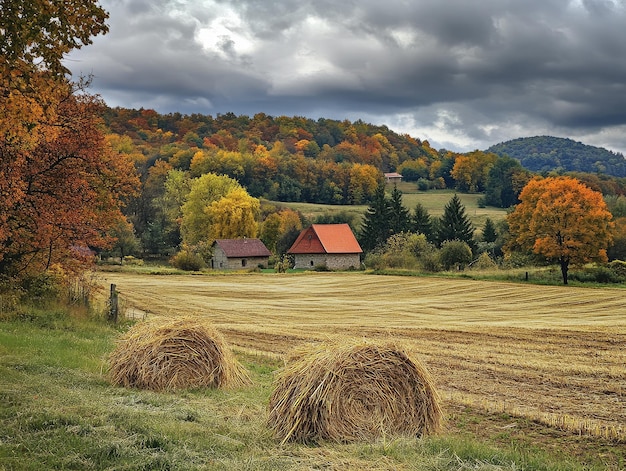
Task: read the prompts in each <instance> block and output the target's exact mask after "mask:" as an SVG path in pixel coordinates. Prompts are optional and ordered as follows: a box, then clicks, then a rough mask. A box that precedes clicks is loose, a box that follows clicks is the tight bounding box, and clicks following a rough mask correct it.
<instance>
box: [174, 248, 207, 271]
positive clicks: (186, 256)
mask: <svg viewBox="0 0 626 471" xmlns="http://www.w3.org/2000/svg"><path fill="white" fill-rule="evenodd" d="M170 264H171V265H172V266H173V267H175V268H178V269H180V270H185V271H198V270H201V269H202V268H204V267H205V266H206V264H205V263H204V259H203V258H202V257H201V256H200V255H198V254H195V253H191V252H188V251H186V250H181V251H180V252H178V253H177V254H176V255H174V256H173V257H172V258H171V259H170Z"/></svg>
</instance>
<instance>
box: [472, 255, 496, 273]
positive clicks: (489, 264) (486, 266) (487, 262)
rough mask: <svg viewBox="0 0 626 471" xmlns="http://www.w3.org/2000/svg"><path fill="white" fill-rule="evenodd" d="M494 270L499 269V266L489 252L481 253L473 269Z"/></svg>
mask: <svg viewBox="0 0 626 471" xmlns="http://www.w3.org/2000/svg"><path fill="white" fill-rule="evenodd" d="M494 268H498V264H497V263H496V262H494V261H493V259H492V258H491V257H490V256H489V254H488V253H487V252H483V253H481V254H480V256H479V257H478V259H476V261H475V262H474V263H473V264H472V269H474V270H493V269H494Z"/></svg>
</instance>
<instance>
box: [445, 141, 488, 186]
mask: <svg viewBox="0 0 626 471" xmlns="http://www.w3.org/2000/svg"><path fill="white" fill-rule="evenodd" d="M497 159H498V156H497V155H496V154H492V153H487V152H481V151H478V150H477V151H474V152H470V153H468V154H464V155H459V156H458V157H457V158H456V159H455V162H454V166H453V167H452V171H451V172H450V174H451V175H452V177H453V178H454V179H455V180H456V187H457V189H459V190H460V191H469V192H470V193H474V192H476V191H482V190H484V187H485V183H486V181H487V177H488V174H489V170H490V169H491V167H492V166H493V164H494V163H495V162H496V160H497Z"/></svg>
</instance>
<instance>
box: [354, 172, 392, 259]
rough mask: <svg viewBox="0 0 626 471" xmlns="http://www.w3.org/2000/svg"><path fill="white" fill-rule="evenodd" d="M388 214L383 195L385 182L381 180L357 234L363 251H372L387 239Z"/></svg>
mask: <svg viewBox="0 0 626 471" xmlns="http://www.w3.org/2000/svg"><path fill="white" fill-rule="evenodd" d="M389 216H390V207H389V200H388V199H387V197H386V196H385V184H384V183H383V182H381V183H380V184H379V185H378V187H377V188H376V191H375V193H374V197H373V199H372V202H371V203H370V205H369V207H368V208H367V211H366V213H365V216H364V219H363V224H362V226H361V232H360V234H359V243H360V245H361V248H362V249H363V251H364V252H369V251H372V250H374V249H375V248H376V247H380V246H382V245H383V244H384V243H385V242H386V241H387V239H388V238H389V236H390V234H391V231H390V228H389Z"/></svg>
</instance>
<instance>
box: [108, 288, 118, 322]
mask: <svg viewBox="0 0 626 471" xmlns="http://www.w3.org/2000/svg"><path fill="white" fill-rule="evenodd" d="M118 311H119V306H118V302H117V291H116V290H115V285H114V284H111V295H110V296H109V321H111V322H113V323H117V314H118Z"/></svg>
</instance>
